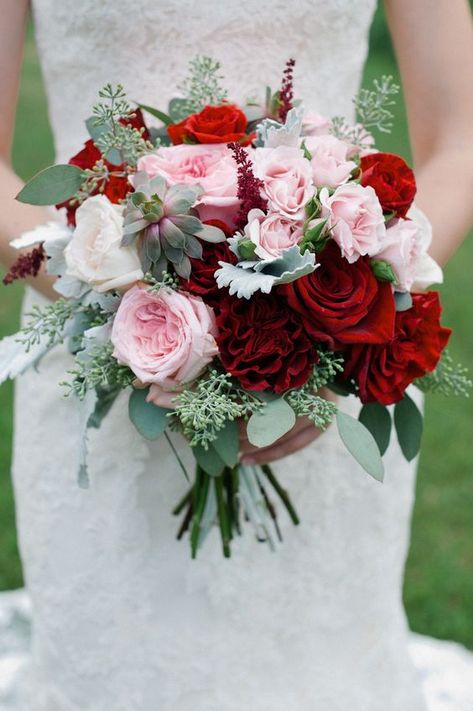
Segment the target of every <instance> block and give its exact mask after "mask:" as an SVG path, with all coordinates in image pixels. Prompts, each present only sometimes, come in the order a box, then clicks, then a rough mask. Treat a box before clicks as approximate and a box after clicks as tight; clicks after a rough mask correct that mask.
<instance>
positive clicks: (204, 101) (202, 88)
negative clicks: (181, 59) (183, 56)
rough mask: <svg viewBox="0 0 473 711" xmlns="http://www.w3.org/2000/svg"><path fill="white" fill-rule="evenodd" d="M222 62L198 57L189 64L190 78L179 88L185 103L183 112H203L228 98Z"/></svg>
mask: <svg viewBox="0 0 473 711" xmlns="http://www.w3.org/2000/svg"><path fill="white" fill-rule="evenodd" d="M222 79H223V77H222V75H221V74H220V62H217V61H215V60H214V59H212V58H211V57H206V56H201V55H198V56H197V57H195V58H194V59H192V60H191V61H190V62H189V76H188V77H187V79H185V81H184V82H183V83H182V84H181V85H180V86H179V91H181V93H182V94H183V97H184V101H183V105H182V107H183V108H182V110H183V112H184V113H187V114H194V113H198V112H199V111H201V110H202V109H203V108H204V106H219V105H220V104H221V103H222V102H224V101H225V100H226V98H227V90H226V89H224V88H223V87H222V85H221V80H222Z"/></svg>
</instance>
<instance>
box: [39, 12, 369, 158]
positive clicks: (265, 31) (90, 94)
mask: <svg viewBox="0 0 473 711" xmlns="http://www.w3.org/2000/svg"><path fill="white" fill-rule="evenodd" d="M374 7H375V0H356V2H353V1H352V0H329V1H328V0H293V1H292V2H288V0H258V1H256V0H225V1H223V0H203V2H196V0H133V2H129V1H128V0H126V1H125V0H100V2H98V1H97V0H80V1H77V0H33V10H34V16H35V26H36V37H37V42H38V47H39V52H40V56H41V63H42V67H43V73H44V78H45V83H46V89H47V93H48V97H49V107H50V115H51V122H52V126H53V130H54V136H55V141H56V147H57V151H58V156H59V157H60V159H61V160H62V159H64V158H68V157H69V156H70V155H72V154H73V153H74V152H77V150H78V147H79V146H78V143H79V142H80V140H81V139H82V138H83V137H84V136H85V129H84V125H83V122H84V120H85V119H86V118H87V117H88V115H89V113H90V108H91V106H92V105H93V103H94V102H95V101H96V95H97V90H98V89H99V88H100V87H101V86H103V85H104V84H105V83H106V82H109V81H110V82H113V83H122V84H124V85H125V88H126V89H127V91H128V93H129V96H130V98H133V99H136V100H138V101H141V102H142V103H148V104H151V105H153V106H159V107H161V108H166V106H167V102H168V101H169V99H170V98H171V97H172V96H173V95H175V89H176V85H177V84H179V83H180V81H182V79H183V78H184V77H185V75H186V72H187V64H188V62H189V60H190V59H192V58H193V57H194V56H195V55H196V54H207V55H211V56H213V57H214V58H216V59H219V60H220V61H221V62H222V65H223V66H222V69H223V72H224V75H225V84H226V86H227V87H228V90H229V96H230V98H232V99H233V100H236V101H237V100H243V99H245V98H247V97H248V96H259V97H261V98H262V97H263V92H264V88H265V86H266V85H271V86H272V87H274V88H277V87H278V86H279V83H280V80H281V73H282V70H283V68H284V64H285V62H286V60H287V59H288V58H289V57H294V58H295V59H296V60H297V71H296V82H295V86H296V93H297V95H299V96H300V97H303V98H304V101H305V102H306V104H307V105H308V106H310V107H311V108H312V109H314V110H316V109H317V110H318V111H319V112H320V113H327V114H328V115H335V114H344V115H348V114H350V113H351V98H352V97H353V95H354V94H355V92H356V91H357V88H358V84H359V81H360V74H361V70H362V66H363V62H364V60H365V57H366V52H367V42H368V29H369V26H370V22H371V17H372V13H373V11H374Z"/></svg>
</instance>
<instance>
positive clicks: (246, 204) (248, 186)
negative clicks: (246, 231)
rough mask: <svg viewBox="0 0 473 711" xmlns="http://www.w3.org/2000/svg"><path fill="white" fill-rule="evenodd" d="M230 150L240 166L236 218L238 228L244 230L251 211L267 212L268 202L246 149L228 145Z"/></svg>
mask: <svg viewBox="0 0 473 711" xmlns="http://www.w3.org/2000/svg"><path fill="white" fill-rule="evenodd" d="M228 148H230V149H231V151H232V152H233V157H234V159H235V162H236V163H237V165H238V192H237V197H238V199H239V200H240V209H239V211H238V215H237V218H236V226H237V227H238V228H239V229H242V228H243V227H245V225H246V223H247V221H248V213H249V211H250V210H254V209H258V210H263V212H266V210H267V209H268V202H267V200H266V199H265V198H264V197H263V196H262V194H261V191H262V189H263V188H264V183H263V181H262V180H260V179H259V178H257V177H256V175H255V174H254V173H253V166H252V165H251V161H250V159H249V157H248V154H247V152H246V151H245V149H244V148H243V147H242V146H241V145H240V144H239V143H228Z"/></svg>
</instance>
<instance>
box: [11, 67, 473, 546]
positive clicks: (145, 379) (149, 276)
mask: <svg viewBox="0 0 473 711" xmlns="http://www.w3.org/2000/svg"><path fill="white" fill-rule="evenodd" d="M293 68H294V62H293V61H292V60H290V61H289V62H288V64H287V66H286V70H285V72H284V75H283V81H282V85H281V88H280V90H279V91H277V92H275V93H272V92H271V91H270V90H267V94H266V100H265V101H264V102H262V103H261V104H259V103H258V102H257V101H251V102H249V103H248V105H246V106H243V107H241V108H240V107H239V106H237V105H235V104H234V103H232V102H231V101H230V100H229V99H228V98H227V95H226V92H225V90H224V89H223V88H222V87H221V82H220V76H219V65H218V63H215V62H213V61H212V60H211V59H209V58H206V57H200V58H197V59H196V60H194V61H193V62H192V63H191V74H190V77H189V79H188V80H187V81H186V82H185V84H184V85H183V87H181V89H182V92H181V93H182V96H181V97H180V98H176V99H173V100H172V101H171V102H170V105H169V108H168V111H167V112H166V113H164V112H162V111H161V110H158V109H155V108H152V107H150V106H146V105H139V106H137V107H136V108H133V107H132V106H131V105H130V103H129V102H128V101H127V99H126V96H125V93H124V91H123V89H122V88H121V87H117V88H114V87H112V86H110V85H108V86H106V87H105V88H104V89H103V90H102V91H101V92H100V101H99V103H98V104H97V105H96V106H95V107H94V109H93V115H92V117H91V118H90V119H89V120H88V121H87V129H88V131H89V133H90V138H89V140H88V141H87V142H86V143H85V145H84V147H83V148H82V150H81V151H80V152H79V153H78V154H77V155H75V156H74V157H73V158H71V160H70V161H69V163H68V164H67V165H55V166H53V167H51V168H47V169H46V170H44V171H42V172H41V173H39V174H38V175H37V176H36V177H34V178H33V179H32V180H31V181H30V182H29V183H28V184H27V185H26V186H25V187H24V189H23V190H22V191H21V193H20V194H19V195H18V199H19V200H21V201H23V202H27V203H31V204H35V205H54V204H55V205H56V206H57V208H58V209H59V213H58V215H59V216H60V217H63V218H64V219H63V220H62V221H61V219H57V220H55V221H52V222H50V223H48V224H47V225H43V226H40V227H38V228H37V229H35V230H33V231H32V232H28V233H27V234H24V235H22V236H21V237H19V238H18V239H16V240H15V241H14V242H13V244H14V246H15V247H17V248H19V249H22V250H25V249H30V250H31V251H29V252H27V253H25V252H23V253H22V254H21V256H20V257H19V258H18V260H17V262H16V263H15V264H14V265H13V266H12V268H11V269H10V271H9V272H8V274H7V275H6V277H5V279H4V282H5V283H10V282H11V281H13V280H15V279H16V278H19V277H25V276H30V275H36V274H37V273H38V272H39V270H40V268H41V267H42V266H43V264H44V266H45V268H46V270H47V271H48V272H49V273H50V274H53V275H56V276H57V281H56V283H55V289H56V291H57V292H58V296H60V298H58V300H57V301H56V302H55V303H51V305H48V306H46V307H45V308H42V309H40V308H37V309H35V310H34V312H33V313H32V314H31V315H30V321H29V323H28V324H27V325H26V327H25V328H23V330H22V331H21V332H20V334H19V335H17V336H16V337H9V338H7V339H4V341H3V343H2V346H1V350H0V378H2V379H5V378H6V377H15V376H16V375H18V374H19V373H21V372H23V371H24V370H25V369H26V368H27V367H32V366H35V367H36V366H38V364H40V360H41V358H42V357H43V355H44V354H45V353H46V351H48V350H49V349H51V348H53V347H54V346H56V345H58V344H60V343H63V342H64V341H67V343H68V346H69V349H70V352H71V354H72V357H73V358H74V362H73V365H71V369H70V371H69V380H68V382H67V383H66V387H67V389H68V392H69V393H72V394H73V395H75V396H76V397H77V399H78V401H79V403H80V406H81V408H82V420H81V421H82V423H83V424H82V431H81V432H80V433H78V435H80V444H79V451H80V463H79V482H80V484H81V485H82V486H87V483H88V477H87V431H88V429H89V428H90V427H99V426H100V423H101V421H102V420H103V418H104V417H106V416H107V413H108V412H109V410H110V408H111V407H112V405H113V403H114V401H115V399H116V397H117V395H118V393H119V392H120V391H121V390H122V389H128V390H129V393H130V398H129V416H130V420H131V422H132V423H133V424H134V425H135V426H136V428H137V429H138V431H139V432H140V433H141V434H142V435H143V436H144V437H146V438H148V439H155V438H157V437H160V436H164V437H166V438H167V439H168V442H169V446H170V447H171V448H172V449H173V451H174V453H175V454H176V457H177V458H178V461H179V464H180V466H181V467H182V468H183V469H184V473H185V474H186V476H188V478H189V479H191V474H189V473H188V472H186V471H185V467H184V465H183V463H182V461H181V459H180V458H179V455H178V452H177V451H176V450H175V448H174V446H173V443H172V441H171V439H170V438H169V435H168V430H176V431H179V432H181V433H182V434H183V435H184V437H185V438H186V440H187V442H188V443H189V445H190V447H191V448H192V451H193V454H194V456H195V460H196V472H195V474H193V475H192V476H193V478H192V481H190V485H189V490H188V492H187V493H186V495H185V496H184V498H183V499H182V501H181V502H179V504H178V505H177V507H176V510H175V513H176V514H178V515H179V514H181V513H182V515H183V521H182V525H181V527H180V531H179V536H182V535H183V534H184V532H185V531H187V530H188V531H189V532H190V540H191V548H192V555H193V556H195V555H196V554H197V551H198V548H199V546H200V545H201V544H202V542H203V541H204V539H205V537H206V535H207V534H208V532H209V531H210V529H211V528H212V526H213V525H214V524H215V523H217V524H218V526H219V528H220V532H221V539H222V546H223V552H224V554H225V555H226V556H228V555H230V543H231V539H232V537H233V536H234V535H236V534H239V533H240V531H241V526H242V523H243V522H244V521H249V522H250V523H251V524H252V525H253V526H254V529H255V530H256V532H257V535H258V537H259V538H260V539H264V540H266V541H267V542H268V543H269V544H270V545H271V546H273V545H274V541H275V540H276V539H277V537H278V536H279V526H278V521H277V513H276V508H275V506H274V505H273V498H274V497H277V498H278V499H279V500H280V501H281V502H282V503H283V504H284V506H285V508H286V509H287V512H288V513H289V515H290V517H291V518H292V520H293V521H294V523H297V522H298V518H297V514H296V511H295V509H294V507H293V505H292V503H291V501H290V498H289V495H288V494H287V492H286V490H285V489H284V488H283V487H282V486H281V484H280V483H279V481H278V480H277V479H276V477H275V475H274V473H273V472H272V470H271V468H270V467H269V466H263V467H258V466H245V465H243V464H242V463H240V461H239V436H240V431H242V432H244V434H245V436H246V437H247V439H248V440H249V442H250V443H252V444H253V445H255V446H257V447H262V448H264V447H268V446H270V445H271V444H272V443H274V442H275V441H276V440H278V439H279V438H280V437H282V436H283V435H284V434H285V433H287V432H289V431H290V430H291V429H292V428H293V427H294V424H295V422H296V418H297V417H305V418H307V419H308V420H309V421H310V422H311V423H313V425H314V427H317V428H320V429H325V428H326V427H327V426H328V425H329V424H330V423H331V421H332V420H333V419H334V418H335V419H336V422H337V426H338V430H339V433H340V437H341V440H342V442H343V443H344V444H345V446H346V447H347V448H348V450H349V451H350V452H351V454H352V455H353V456H354V458H355V459H356V460H357V461H358V462H359V463H360V464H361V466H362V467H363V468H364V469H365V470H366V471H367V472H368V473H369V474H371V475H372V476H373V477H375V478H376V479H378V480H382V479H383V462H382V455H383V454H384V452H385V451H386V449H387V447H388V443H389V441H390V437H391V429H392V421H393V420H394V427H395V430H396V433H397V437H398V439H399V443H400V446H401V448H402V451H403V453H404V454H405V456H406V458H407V459H412V458H413V457H415V455H416V454H417V452H418V450H419V446H420V436H421V431H422V416H421V414H420V412H419V411H418V409H417V407H416V406H415V404H414V402H413V400H412V399H411V398H410V396H409V395H408V394H407V393H406V388H407V387H408V386H409V385H410V384H411V383H415V384H416V385H417V386H418V387H419V388H421V389H422V390H423V391H427V390H433V391H435V390H437V391H441V392H444V393H447V394H459V393H466V392H467V390H468V387H469V381H468V380H467V378H466V376H465V373H464V371H463V369H462V368H460V367H454V366H453V364H452V362H451V360H450V358H449V356H448V355H447V354H446V353H445V351H444V348H445V346H446V344H447V341H448V339H449V335H450V330H449V329H447V328H444V327H443V326H441V325H440V312H441V307H440V302H439V295H438V293H437V292H435V291H426V289H427V288H428V287H429V285H430V284H432V283H434V282H440V281H441V280H442V273H441V270H440V268H439V267H438V266H437V264H436V263H435V262H434V261H433V260H432V259H431V258H430V257H429V256H428V254H427V250H428V248H429V244H430V240H431V234H430V228H429V224H428V222H427V220H426V219H425V217H424V216H423V215H422V214H421V213H420V212H419V211H418V210H417V209H416V208H415V207H414V206H413V200H414V196H415V192H416V184H415V178H414V175H413V172H412V170H411V169H410V168H409V167H408V165H407V164H406V163H405V161H404V160H403V159H402V158H401V157H399V156H397V155H392V154H388V153H382V152H379V151H377V150H376V149H375V147H374V139H373V136H372V134H371V130H372V129H374V128H377V129H379V130H382V131H383V130H388V129H389V125H390V120H391V118H392V114H391V113H390V110H389V106H390V104H391V103H392V97H393V95H394V94H395V93H396V91H397V87H395V86H394V85H393V84H392V82H391V81H390V79H389V78H383V79H382V80H381V81H380V82H376V83H375V86H374V89H373V90H363V91H362V92H361V93H360V94H359V95H358V97H357V98H356V99H355V106H356V109H357V113H358V123H356V124H355V125H351V124H349V123H348V122H347V121H346V120H345V119H343V118H341V117H335V118H331V119H329V118H325V117H323V116H320V115H318V114H313V113H304V112H303V108H302V105H301V104H300V103H299V102H298V101H295V100H294V96H293V83H292V77H293ZM143 113H147V114H148V115H150V116H151V117H153V118H154V119H157V121H158V122H159V124H160V127H158V128H156V127H152V128H149V127H147V126H146V125H145V123H144V120H143ZM329 390H332V391H333V392H335V393H337V394H339V395H342V396H343V395H350V394H351V395H354V396H355V397H357V398H359V400H361V403H362V404H363V406H362V408H361V411H360V416H359V419H354V418H353V417H351V416H349V415H348V414H346V413H344V412H343V407H342V406H340V407H339V406H338V405H337V404H336V398H328V397H326V394H327V393H328V392H329ZM339 402H343V400H342V399H341V400H339ZM388 405H394V409H393V410H391V409H388V408H387V406H388Z"/></svg>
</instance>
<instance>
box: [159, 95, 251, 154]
mask: <svg viewBox="0 0 473 711" xmlns="http://www.w3.org/2000/svg"><path fill="white" fill-rule="evenodd" d="M247 126H248V120H247V118H246V116H245V114H244V113H243V111H241V110H240V109H239V108H238V106H234V105H233V104H222V106H205V107H204V108H203V109H202V111H200V113H198V114H192V115H191V116H187V118H185V119H184V120H183V121H181V122H180V123H175V124H172V125H171V126H168V134H169V137H170V139H171V141H172V142H173V143H174V145H178V144H179V143H231V142H232V141H237V142H238V143H241V144H242V145H243V146H247V145H248V144H250V143H251V141H252V140H253V138H254V134H251V135H247V134H246V133H245V131H246V128H247Z"/></svg>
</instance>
